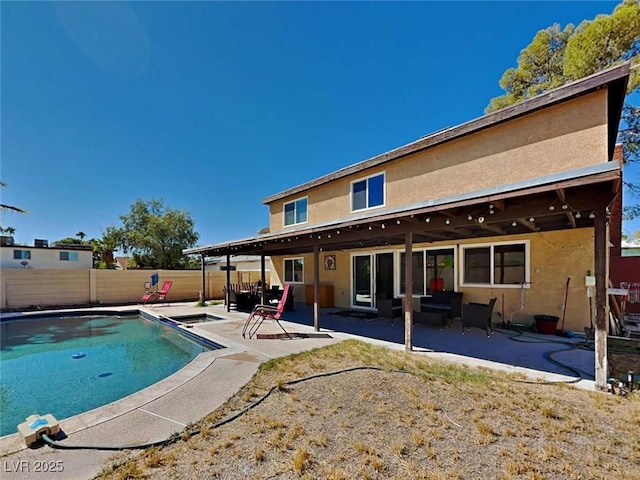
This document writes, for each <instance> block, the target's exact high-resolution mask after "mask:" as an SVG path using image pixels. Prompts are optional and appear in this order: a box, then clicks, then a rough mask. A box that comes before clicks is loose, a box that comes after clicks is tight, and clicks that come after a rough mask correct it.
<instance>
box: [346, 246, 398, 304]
mask: <svg viewBox="0 0 640 480" xmlns="http://www.w3.org/2000/svg"><path fill="white" fill-rule="evenodd" d="M393 257H394V255H393V253H391V252H382V253H366V254H356V255H353V256H352V257H351V258H352V264H351V292H352V293H351V305H352V306H353V307H365V308H375V307H376V298H393V297H394V291H393V274H394V264H393Z"/></svg>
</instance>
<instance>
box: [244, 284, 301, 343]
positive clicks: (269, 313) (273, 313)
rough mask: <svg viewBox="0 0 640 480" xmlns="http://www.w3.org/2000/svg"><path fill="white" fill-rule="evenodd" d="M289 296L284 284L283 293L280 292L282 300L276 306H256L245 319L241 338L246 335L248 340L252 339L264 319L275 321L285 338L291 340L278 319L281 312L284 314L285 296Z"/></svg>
mask: <svg viewBox="0 0 640 480" xmlns="http://www.w3.org/2000/svg"><path fill="white" fill-rule="evenodd" d="M288 294H289V284H285V286H284V291H283V292H282V298H281V299H280V301H279V302H278V306H277V307H274V306H273V305H256V306H255V307H253V310H252V311H251V313H250V314H249V317H247V321H246V322H244V327H243V328H242V337H243V338H244V337H245V335H246V334H247V333H248V334H249V338H251V337H253V335H254V334H255V333H256V331H257V330H258V328H260V325H262V322H264V321H265V320H266V319H269V320H275V322H276V323H277V324H278V326H279V327H280V328H281V329H282V331H283V332H284V333H286V335H287V337H289V338H292V337H291V335H289V332H287V331H286V330H285V329H284V327H283V326H282V324H281V323H280V319H281V318H282V312H284V306H285V304H286V303H287V295H288Z"/></svg>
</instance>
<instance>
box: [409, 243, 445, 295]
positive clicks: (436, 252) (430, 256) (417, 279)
mask: <svg viewBox="0 0 640 480" xmlns="http://www.w3.org/2000/svg"><path fill="white" fill-rule="evenodd" d="M404 257H405V254H404V252H401V253H400V293H401V294H403V295H404ZM454 259H455V256H454V249H453V248H452V247H451V248H439V249H429V250H423V251H414V252H413V267H412V270H413V294H414V295H426V294H428V293H430V292H432V291H434V290H454V289H455V278H454V277H455V272H454V270H455V262H454Z"/></svg>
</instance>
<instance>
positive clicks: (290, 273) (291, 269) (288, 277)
mask: <svg viewBox="0 0 640 480" xmlns="http://www.w3.org/2000/svg"><path fill="white" fill-rule="evenodd" d="M284 281H285V282H286V283H303V282H304V259H303V258H285V259H284Z"/></svg>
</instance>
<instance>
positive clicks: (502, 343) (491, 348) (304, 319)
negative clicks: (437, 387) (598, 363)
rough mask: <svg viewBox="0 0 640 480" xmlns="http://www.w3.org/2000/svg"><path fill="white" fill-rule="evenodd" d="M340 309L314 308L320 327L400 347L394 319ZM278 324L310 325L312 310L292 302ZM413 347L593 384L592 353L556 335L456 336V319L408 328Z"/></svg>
mask: <svg viewBox="0 0 640 480" xmlns="http://www.w3.org/2000/svg"><path fill="white" fill-rule="evenodd" d="M340 310H344V309H340V308H331V309H321V310H320V329H321V331H322V330H325V329H326V330H331V331H335V332H344V333H348V334H350V335H357V336H361V337H367V338H369V339H376V340H381V341H385V342H391V343H394V344H398V345H399V346H403V345H404V322H403V321H402V320H401V319H396V320H395V322H393V323H392V322H390V321H389V320H386V319H377V318H374V319H370V320H366V319H359V318H351V317H344V316H340V315H335V314H334V312H337V311H340ZM283 317H284V320H286V321H288V322H291V323H298V324H302V325H307V326H313V309H312V307H308V306H305V305H304V304H301V303H296V305H295V310H294V311H290V312H285V315H283ZM413 346H414V349H415V350H429V351H433V352H440V353H447V354H453V355H459V356H464V357H471V358H472V359H479V360H485V361H489V362H497V363H501V364H505V365H512V366H515V367H522V368H527V369H532V370H538V371H541V372H547V373H553V374H560V375H566V376H571V377H578V376H580V377H581V378H582V379H584V380H594V368H595V367H594V364H595V357H594V351H593V349H591V348H583V346H582V343H581V340H580V339H579V338H565V337H560V336H556V335H541V334H534V333H530V332H528V333H524V334H523V335H520V334H519V333H518V332H516V331H513V330H502V329H497V330H496V332H495V333H494V334H493V335H492V336H491V338H487V335H486V333H485V331H484V330H480V329H477V328H472V329H470V330H467V331H465V332H464V335H463V334H462V329H461V325H460V321H455V322H454V323H453V325H452V326H451V327H449V328H447V329H444V330H439V329H438V328H436V327H431V326H426V325H420V324H414V329H413Z"/></svg>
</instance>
